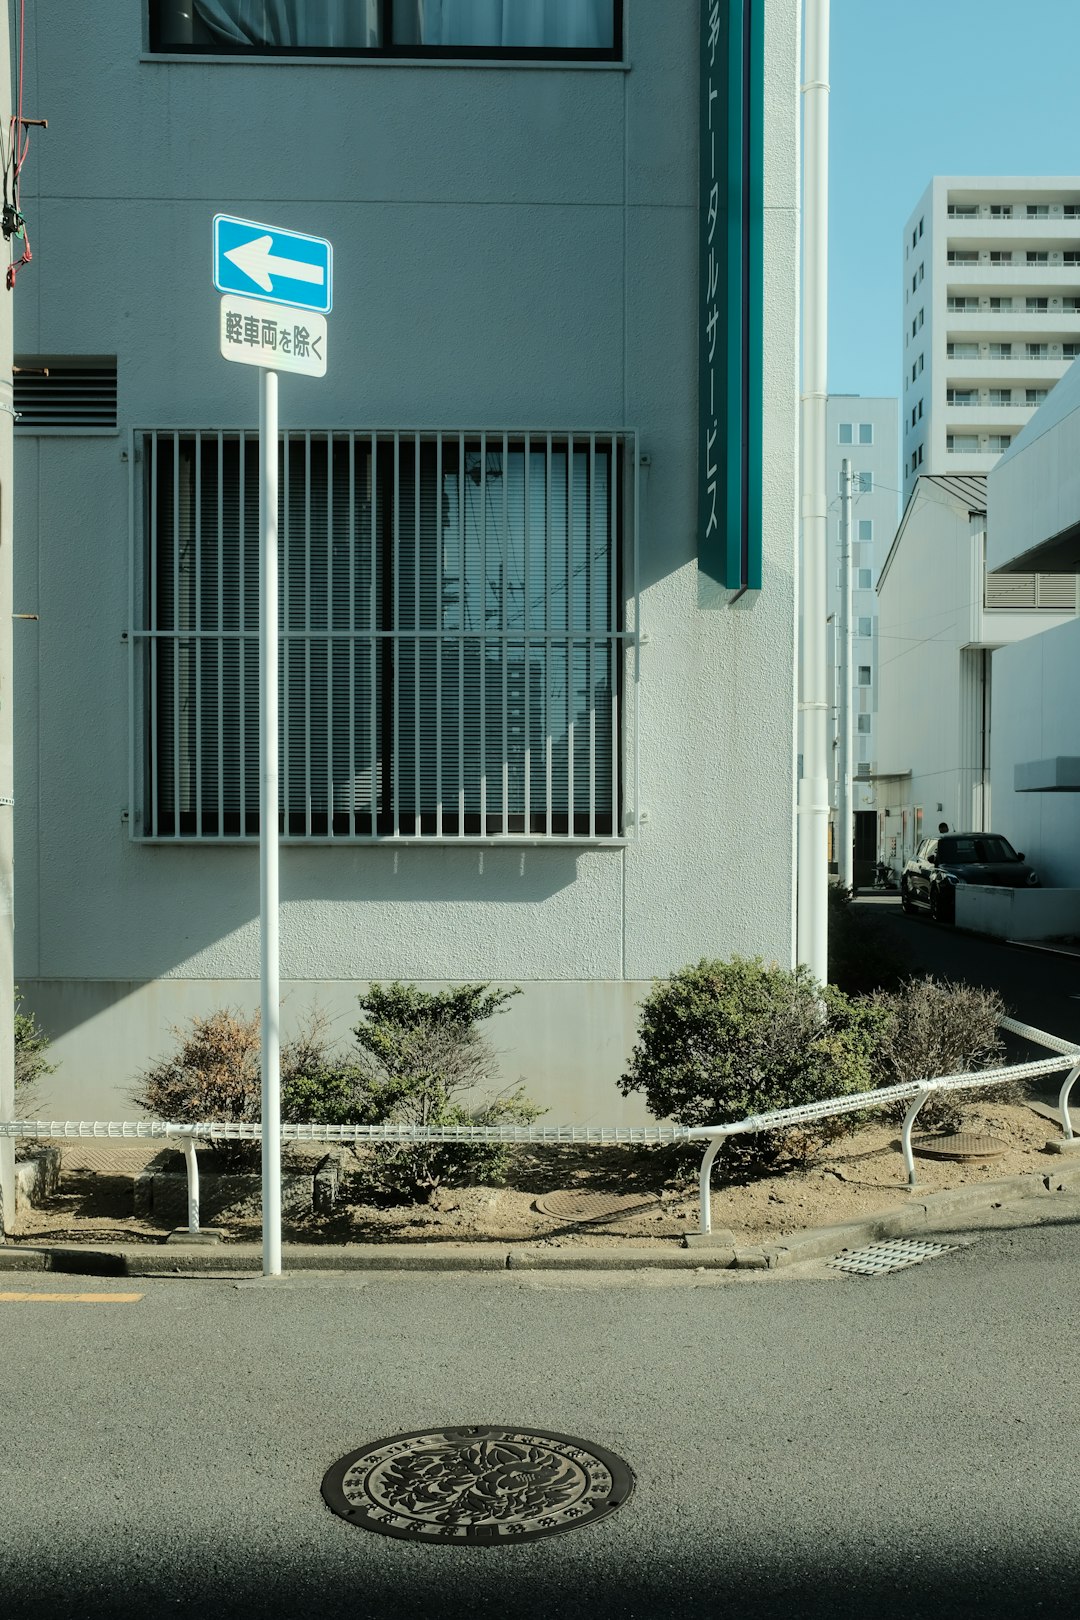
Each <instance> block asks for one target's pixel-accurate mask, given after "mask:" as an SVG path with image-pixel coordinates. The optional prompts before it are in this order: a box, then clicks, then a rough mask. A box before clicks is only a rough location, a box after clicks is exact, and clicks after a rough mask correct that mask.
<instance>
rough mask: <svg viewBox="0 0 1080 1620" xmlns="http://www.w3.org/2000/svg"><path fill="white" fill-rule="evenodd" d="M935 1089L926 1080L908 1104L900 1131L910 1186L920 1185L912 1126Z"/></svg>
mask: <svg viewBox="0 0 1080 1620" xmlns="http://www.w3.org/2000/svg"><path fill="white" fill-rule="evenodd" d="M933 1090H935V1087H934V1086H932V1085H928V1084H927V1083H926V1082H925V1081H924V1082H923V1085H922V1089H921V1090H920V1092H919V1094H918V1096H917V1097H913V1098H912V1099H911V1102H910V1104H909V1105H908V1111H907V1113H906V1114H905V1115H904V1126H903V1129H902V1130H901V1132H900V1146H901V1147H902V1148H903V1150H904V1163H905V1164H906V1165H907V1180H908V1186H909V1187H916V1186H918V1181H917V1178H916V1175H915V1155H914V1153H913V1152H912V1151H911V1127H912V1126H913V1125H914V1123H915V1115H916V1114H917V1113H918V1112H919V1109H920V1108H921V1107H922V1105H923V1103H924V1102H925V1101H926V1099H927V1097H929V1095H930V1093H931V1092H932V1091H933Z"/></svg>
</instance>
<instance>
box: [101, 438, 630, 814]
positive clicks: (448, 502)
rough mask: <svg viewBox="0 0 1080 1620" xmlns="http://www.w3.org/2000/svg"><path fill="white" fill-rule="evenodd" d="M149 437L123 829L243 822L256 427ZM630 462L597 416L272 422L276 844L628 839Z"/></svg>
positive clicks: (255, 795)
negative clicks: (293, 427)
mask: <svg viewBox="0 0 1080 1620" xmlns="http://www.w3.org/2000/svg"><path fill="white" fill-rule="evenodd" d="M143 444H144V451H143V455H142V457H141V460H140V465H141V467H142V468H143V473H142V477H143V483H144V496H143V509H144V512H145V546H144V548H143V553H142V556H141V558H139V559H136V573H137V579H138V588H137V591H136V601H137V602H138V603H140V604H141V608H140V610H139V611H138V615H137V620H136V624H135V626H134V633H133V643H134V647H135V650H136V654H137V657H136V676H137V683H138V686H137V689H138V691H139V693H140V694H141V701H140V708H141V713H142V716H143V718H142V721H141V723H140V735H139V738H138V739H137V741H136V757H137V761H138V760H141V766H139V767H137V771H138V777H139V782H138V783H137V785H136V803H137V804H138V805H139V806H141V808H140V809H139V811H138V813H137V816H136V825H135V826H134V828H133V832H134V833H135V835H136V836H138V837H142V838H154V839H157V838H170V839H185V838H192V839H201V840H208V839H237V838H240V839H244V838H256V837H257V836H258V822H259V764H258V730H259V720H258V712H259V705H258V670H259V651H258V573H259V567H258V561H259V516H258V493H259V477H258V439H257V436H255V435H241V434H235V433H233V434H227V433H212V432H211V433H179V432H177V433H161V432H159V433H150V434H147V435H145V437H144V440H143ZM622 463H623V444H622V440H621V439H620V438H619V436H617V435H612V434H584V435H577V434H547V433H542V434H536V435H528V436H526V435H520V434H519V435H509V434H502V433H494V434H493V433H488V434H481V435H477V434H459V433H439V434H430V435H421V434H412V433H378V434H356V433H290V434H287V435H285V436H284V439H283V443H282V448H281V453H280V485H279V491H280V494H279V507H280V510H279V568H280V599H281V611H280V623H281V641H280V677H279V678H280V692H279V698H280V726H281V733H280V748H281V801H280V826H281V831H282V833H283V835H284V836H286V837H291V838H298V839H305V838H342V839H350V838H351V839H356V838H361V839H371V838H394V837H411V838H427V837H436V838H439V837H442V838H468V837H480V838H491V837H499V836H504V837H505V836H514V835H518V836H527V837H531V838H536V837H537V836H540V837H550V838H559V837H577V838H579V839H581V838H586V839H587V838H607V837H612V836H617V835H619V834H620V833H621V822H620V817H619V810H618V802H619V776H620V765H619V758H620V756H619V738H620V719H619V699H620V661H621V644H622V636H621V634H620V629H621V612H620V602H621V597H620V581H619V577H618V554H619V545H618V537H619V535H620V533H621V532H622V527H623V516H624V514H623V511H622V506H623V496H622ZM140 784H141V791H140Z"/></svg>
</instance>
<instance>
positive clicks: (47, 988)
mask: <svg viewBox="0 0 1080 1620" xmlns="http://www.w3.org/2000/svg"><path fill="white" fill-rule="evenodd" d="M143 10H144V8H143V6H142V4H141V3H140V0H111V3H110V4H109V5H108V6H105V7H101V8H99V9H98V10H97V11H96V12H95V20H94V27H93V28H92V29H78V30H73V29H72V28H71V25H70V17H69V16H68V15H67V14H66V12H65V10H64V8H53V7H37V8H35V9H34V10H33V11H32V12H31V13H30V14H29V19H28V20H29V39H28V62H27V74H28V78H29V82H31V83H39V84H47V85H48V86H49V87H50V96H51V98H52V101H53V102H54V104H56V105H59V106H62V107H63V109H64V115H63V117H62V118H56V119H55V122H52V121H51V122H50V129H49V135H48V139H47V140H45V139H43V140H42V141H41V142H40V143H39V145H38V146H37V148H36V151H35V157H36V162H35V165H34V168H33V173H32V177H28V183H27V187H26V189H25V190H24V206H25V207H26V211H27V214H28V216H29V217H30V219H31V228H32V232H33V238H34V266H33V269H32V271H31V272H29V274H28V275H27V277H26V278H25V281H20V287H19V305H18V322H19V324H18V330H17V340H16V341H17V347H18V349H19V350H21V351H22V352H23V353H40V354H67V353H70V354H86V353H91V354H112V353H115V354H117V356H118V368H119V371H118V374H119V399H120V428H121V431H120V432H119V433H118V434H116V435H115V436H110V435H105V436H101V435H91V434H81V435H80V434H67V435H59V436H54V437H49V436H46V435H40V436H25V435H24V436H22V437H21V440H20V443H19V446H18V452H19V460H18V496H17V500H18V511H17V521H18V527H19V534H20V550H19V575H18V584H17V590H18V601H17V607H18V608H19V610H21V611H24V612H32V613H37V614H39V616H40V618H39V621H38V622H37V623H29V622H27V623H22V624H20V625H18V626H17V630H18V634H19V647H18V652H19V664H18V680H19V689H20V694H21V695H20V718H19V739H18V745H17V771H18V786H17V794H18V798H19V804H20V810H19V816H18V821H17V839H18V871H19V877H20V900H19V908H18V918H17V951H18V968H17V971H18V974H19V978H20V982H21V984H22V986H23V988H24V991H25V992H26V994H27V998H28V1000H29V1001H30V1003H31V1005H33V1006H35V1007H36V1008H37V1009H38V1010H40V1012H41V1014H42V1016H43V1019H44V1021H45V1022H46V1026H47V1027H48V1028H50V1030H51V1031H52V1032H53V1033H54V1034H55V1035H56V1036H57V1053H58V1055H59V1056H60V1057H61V1058H62V1060H63V1068H62V1070H61V1072H60V1074H58V1075H57V1076H55V1077H54V1079H53V1081H52V1082H51V1087H50V1089H51V1093H52V1097H53V1100H54V1105H55V1106H57V1107H62V1108H63V1109H64V1110H65V1111H69V1112H84V1111H86V1109H85V1108H84V1106H83V1100H84V1099H85V1100H86V1102H87V1103H89V1102H91V1101H92V1102H93V1105H94V1111H114V1112H115V1110H116V1108H118V1107H119V1106H120V1104H121V1101H122V1098H123V1092H124V1089H125V1087H126V1085H127V1084H128V1083H129V1080H130V1076H131V1074H132V1073H133V1072H134V1070H136V1069H137V1068H138V1067H139V1066H140V1065H141V1064H143V1063H145V1062H147V1061H149V1060H150V1059H151V1058H152V1057H153V1056H154V1055H156V1053H158V1052H159V1051H160V1050H161V1049H162V1046H163V1044H165V1043H167V1040H168V1032H169V1027H170V1026H171V1025H172V1024H175V1023H176V1022H177V1021H178V1020H180V1019H182V1018H183V1017H185V1016H186V1015H187V1014H188V1013H190V1012H191V1011H194V1010H198V1009H204V1010H205V1009H207V1008H209V1007H212V1006H214V1005H217V1004H221V1003H222V1002H228V1001H235V1000H240V999H244V998H245V996H246V999H247V1000H248V1001H249V1002H250V1001H251V1000H252V999H253V991H254V980H255V976H256V974H257V938H256V922H257V906H258V878H257V853H256V851H255V850H254V849H248V848H232V849H224V848H223V849H200V848H197V847H184V848H160V847H149V846H145V845H140V844H137V843H133V842H131V841H130V840H129V838H128V835H127V831H126V824H125V821H124V816H125V812H126V811H127V810H128V808H129V807H128V803H127V798H128V762H129V749H130V746H131V739H130V735H129V720H128V688H127V666H126V653H125V647H124V643H123V639H122V638H123V635H124V632H125V630H126V629H127V628H128V597H127V593H128V572H129V568H128V543H129V542H128V537H129V525H130V524H131V523H132V522H133V521H134V523H135V530H136V540H137V542H140V543H141V535H140V533H139V518H138V514H134V515H133V514H132V512H131V511H130V510H129V482H128V467H127V465H126V463H125V461H124V456H125V454H126V452H127V448H128V443H129V438H128V435H129V432H130V430H137V429H141V428H145V427H153V426H159V425H170V426H172V425H190V426H207V427H235V426H243V425H246V426H254V423H255V419H256V407H255V401H256V391H255V382H254V378H253V376H252V373H251V371H250V370H249V369H248V368H246V367H241V366H236V365H228V364H226V363H225V362H224V361H223V360H221V359H220V357H219V356H218V353H217V343H218V339H217V330H218V326H217V320H218V317H217V295H216V294H215V293H214V290H213V288H212V286H211V277H210V263H209V247H210V220H211V217H212V215H213V214H214V213H215V212H216V211H219V210H224V211H226V212H234V213H237V214H241V215H247V216H249V217H253V218H268V219H269V220H270V221H271V223H280V224H282V225H285V226H292V227H294V228H297V229H300V230H304V231H311V232H313V233H316V234H319V235H325V236H329V237H330V238H331V239H332V240H333V242H334V248H335V272H336V288H335V309H334V312H333V314H332V316H331V317H330V320H331V332H330V336H331V344H330V347H331V362H330V370H329V373H328V376H327V378H326V380H325V381H324V382H319V383H316V382H310V381H307V380H290V379H288V378H287V379H286V380H285V381H284V383H283V384H282V390H281V400H282V407H281V408H282V424H283V426H288V427H305V426H310V427H324V428H330V427H341V428H365V427H370V426H374V425H379V426H384V425H385V426H391V427H399V426H400V427H414V426H426V427H453V428H459V427H471V426H474V425H481V426H492V427H504V426H505V427H519V426H531V425H544V426H550V427H567V428H570V427H596V428H624V427H626V428H635V429H637V430H638V432H639V433H640V436H641V441H640V442H641V448H642V450H643V452H645V453H646V454H647V455H648V456H649V458H650V463H651V465H650V467H649V469H648V471H647V473H645V474H643V477H642V507H641V529H640V584H641V588H642V619H641V622H642V628H643V629H644V630H645V631H647V632H648V635H649V641H648V644H647V645H646V646H645V647H644V648H643V649H642V655H641V685H640V756H639V757H640V787H641V793H640V805H635V804H633V803H631V802H630V798H629V796H630V795H632V786H633V784H632V774H633V773H632V770H630V769H629V767H630V765H631V763H632V739H630V738H628V739H627V747H626V750H625V754H624V759H625V763H626V766H627V781H628V788H627V794H628V802H627V808H628V810H636V809H638V808H644V809H647V810H648V812H649V819H648V822H647V823H646V824H645V825H644V826H642V827H641V830H640V836H639V835H638V834H637V833H636V832H635V833H632V834H631V836H630V838H629V840H628V842H627V844H626V847H625V848H614V849H589V848H579V849H570V848H526V849H506V848H498V849H489V850H486V851H485V852H484V854H483V857H482V858H481V856H480V854H479V852H478V851H477V850H475V849H474V850H464V849H444V848H427V849H419V848H408V849H401V850H398V851H395V850H392V849H387V848H341V847H337V848H332V849H329V848H303V847H295V846H294V847H290V848H288V849H287V850H286V851H285V854H284V859H283V863H282V897H283V914H282V975H283V978H284V979H285V980H287V981H288V982H289V984H290V986H291V992H290V993H291V994H292V995H294V996H296V997H297V998H301V997H303V996H304V992H305V990H310V993H311V996H312V998H314V997H316V996H320V995H322V994H323V993H324V992H325V991H327V990H328V989H329V993H332V994H333V995H334V996H337V997H339V999H340V997H341V996H344V1000H345V1002H346V1003H347V1002H348V1001H349V1000H350V999H351V996H352V994H353V993H354V991H355V989H356V988H357V987H358V986H359V985H360V984H362V983H364V982H365V981H367V980H369V979H372V978H383V979H385V978H388V977H390V976H393V975H397V976H400V977H403V978H409V979H417V980H420V981H431V980H460V979H478V978H488V979H494V980H497V981H500V982H515V983H521V984H524V985H526V986H527V987H528V993H527V995H526V996H524V997H522V998H520V1001H519V1002H518V1003H515V1010H514V1013H513V1015H512V1018H511V1017H508V1018H507V1020H506V1021H505V1023H504V1025H503V1028H502V1030H501V1031H500V1039H501V1038H502V1036H503V1033H504V1032H505V1031H506V1030H511V1029H517V1028H520V1029H521V1031H522V1033H521V1038H520V1041H518V1042H516V1043H515V1047H514V1050H513V1052H511V1053H509V1054H508V1057H507V1060H506V1062H507V1069H508V1072H509V1073H510V1075H511V1077H512V1078H516V1077H517V1075H518V1074H521V1075H523V1076H524V1078H525V1079H526V1081H527V1083H528V1084H529V1086H530V1089H531V1090H532V1091H533V1092H534V1093H535V1094H536V1095H538V1096H539V1097H540V1098H541V1100H543V1101H549V1100H551V1099H556V1100H558V1103H559V1110H560V1111H561V1112H562V1111H565V1112H570V1113H574V1112H576V1113H577V1114H583V1115H585V1114H587V1115H589V1116H590V1117H595V1116H594V1110H595V1111H598V1112H599V1113H607V1114H608V1115H610V1116H613V1117H617V1116H618V1113H619V1111H620V1110H621V1108H622V1104H621V1100H620V1099H619V1098H618V1095H617V1093H616V1092H615V1088H614V1085H613V1081H614V1079H615V1077H616V1076H617V1075H618V1073H619V1072H620V1070H621V1067H622V1061H623V1056H624V1053H625V1051H626V1050H627V1048H628V1046H629V1044H630V1041H631V1039H632V1017H631V1015H630V1013H629V1011H628V1008H629V1006H631V1005H632V1003H633V1000H634V997H635V996H636V995H638V994H640V992H641V989H642V987H643V985H644V984H646V983H647V981H648V980H649V979H650V978H651V977H652V976H653V975H662V974H665V973H667V972H668V971H670V970H671V969H672V968H674V967H676V966H678V965H680V964H682V963H685V962H686V961H688V960H694V959H696V958H697V957H698V956H700V955H702V954H704V953H714V954H721V955H722V954H728V953H730V952H734V951H739V952H743V953H761V954H763V955H764V956H766V957H770V958H776V959H778V960H780V961H784V962H787V961H790V959H791V956H792V938H793V893H794V885H793V876H794V874H793V831H792V821H793V817H792V797H793V794H792V778H793V725H794V722H793V714H794V687H793V636H794V622H795V596H794V592H795V537H796V518H797V491H796V422H797V360H796V356H797V345H796V315H797V286H798V260H797V156H798V152H797V113H798V107H797V101H798V97H797V83H798V63H797V44H798V26H797V6H796V4H795V0H780V3H775V4H770V5H769V7H768V8H767V9H766V30H767V39H766V49H767V62H768V67H767V89H766V98H767V105H766V118H765V130H766V142H767V150H766V164H765V202H766V212H765V258H766V276H765V310H764V330H765V353H764V383H765V421H764V466H765V487H764V509H765V516H764V576H765V585H764V589H763V590H762V591H761V592H760V593H753V594H752V595H751V596H749V597H745V598H743V599H742V600H741V601H740V602H739V603H738V604H737V606H735V607H734V608H733V607H732V606H731V604H730V600H729V597H728V595H727V594H725V593H712V594H711V595H709V596H707V597H703V598H701V599H700V600H699V582H698V576H697V570H696V563H695V527H696V509H695V500H696V491H695V476H696V451H695V445H696V411H697V393H696V389H697V371H696V368H697V356H696V324H697V314H696V308H697V306H696V297H697V229H698V209H697V128H696V125H697V93H698V92H697V84H698V78H697V75H698V62H697V8H696V7H693V6H682V5H680V6H670V5H668V4H663V5H661V4H658V3H657V0H627V5H626V21H627V58H628V62H627V65H625V66H615V67H607V66H605V67H600V68H595V67H591V68H588V69H568V68H552V67H543V68H536V67H533V66H530V67H528V68H511V67H507V68H491V67H484V68H475V67H447V66H442V65H438V66H435V65H431V64H422V65H411V66H407V67H402V66H390V65H388V64H381V63H363V64H361V63H347V64H337V65H326V64H305V65H300V64H297V63H295V62H292V63H270V64H267V63H258V62H255V61H237V60H227V59H226V60H221V61H218V62H211V63H207V62H202V61H196V60H189V61H179V62H176V61H174V62H169V61H163V60H160V59H159V60H152V59H149V58H146V57H142V58H141V57H140V52H141V49H142V45H143V33H142V28H143ZM31 178H32V183H33V185H34V189H33V190H32V191H31V189H30V184H31ZM342 985H344V986H346V987H347V989H346V990H344V991H341V990H340V987H341V986H342ZM342 1016H345V1015H344V1014H343V1015H342ZM590 1087H595V1088H599V1090H597V1091H596V1093H595V1097H594V1093H593V1091H590V1090H589V1089H588V1088H590ZM575 1095H576V1096H577V1097H578V1098H579V1100H578V1101H577V1102H575V1101H574V1097H575ZM600 1096H602V1097H603V1099H605V1102H604V1106H603V1107H601V1105H600V1102H599V1101H597V1100H596V1098H599V1097H600ZM110 1098H112V1102H110Z"/></svg>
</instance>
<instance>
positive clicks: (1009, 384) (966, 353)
mask: <svg viewBox="0 0 1080 1620" xmlns="http://www.w3.org/2000/svg"><path fill="white" fill-rule="evenodd" d="M1032 351H1035V352H1034V353H1033V352H1032ZM1077 359H1080V341H1069V340H1066V341H1064V342H1063V341H1062V339H1061V338H1060V337H1059V338H1058V340H1057V342H1054V341H1053V339H1043V338H1042V337H1041V335H1040V337H1039V339H1037V340H1034V339H1023V338H1022V339H1019V340H1017V341H1004V342H1002V341H1000V340H995V341H993V342H987V341H986V340H985V339H984V340H983V341H982V342H979V341H977V340H972V339H968V340H966V341H965V340H963V339H961V340H956V339H954V338H951V337H950V338H949V339H948V340H947V341H946V346H945V366H944V369H945V371H946V372H947V373H948V377H949V381H950V383H953V384H955V386H956V387H963V386H965V385H968V384H971V385H975V384H981V385H982V386H983V387H984V388H993V387H995V386H997V387H1001V388H1024V387H1026V386H1028V385H1030V386H1032V387H1039V386H1049V385H1050V384H1052V383H1055V382H1057V380H1058V378H1059V377H1061V376H1062V375H1063V374H1064V372H1065V371H1066V370H1067V369H1068V368H1069V366H1071V365H1072V363H1073V361H1074V360H1077Z"/></svg>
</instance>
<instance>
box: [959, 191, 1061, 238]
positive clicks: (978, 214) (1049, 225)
mask: <svg viewBox="0 0 1080 1620" xmlns="http://www.w3.org/2000/svg"><path fill="white" fill-rule="evenodd" d="M997 206H998V205H996V204H990V205H989V206H986V205H982V206H979V207H977V208H975V209H974V210H973V211H972V212H967V211H966V209H962V208H961V207H960V206H959V205H954V204H950V205H949V207H948V209H947V210H946V226H947V229H948V233H949V238H950V242H951V241H952V240H954V239H956V240H960V239H962V240H963V242H964V245H965V246H968V245H974V244H976V243H982V242H985V243H986V244H987V245H993V246H998V245H1002V246H1004V245H1005V244H1006V243H1007V244H1008V245H1009V246H1010V247H1025V246H1028V245H1030V246H1032V247H1044V246H1045V245H1046V244H1047V243H1055V244H1058V245H1059V246H1067V245H1069V244H1070V243H1072V242H1075V241H1076V239H1077V237H1078V235H1080V204H1078V203H1075V202H1070V203H1064V204H1063V203H1046V204H1041V203H1036V204H1033V205H1032V207H1033V208H1034V209H1035V212H1034V213H1028V211H1027V206H1026V205H1025V204H1022V203H1013V204H1012V205H1011V207H1012V212H1011V213H1010V214H1005V213H1001V212H998V213H995V212H992V209H994V208H995V207H997ZM1001 206H1002V207H1008V206H1010V205H1009V204H1004V205H1001ZM1066 208H1067V209H1069V210H1070V212H1068V213H1066V212H1065V209H1066ZM1029 239H1030V243H1029Z"/></svg>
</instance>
